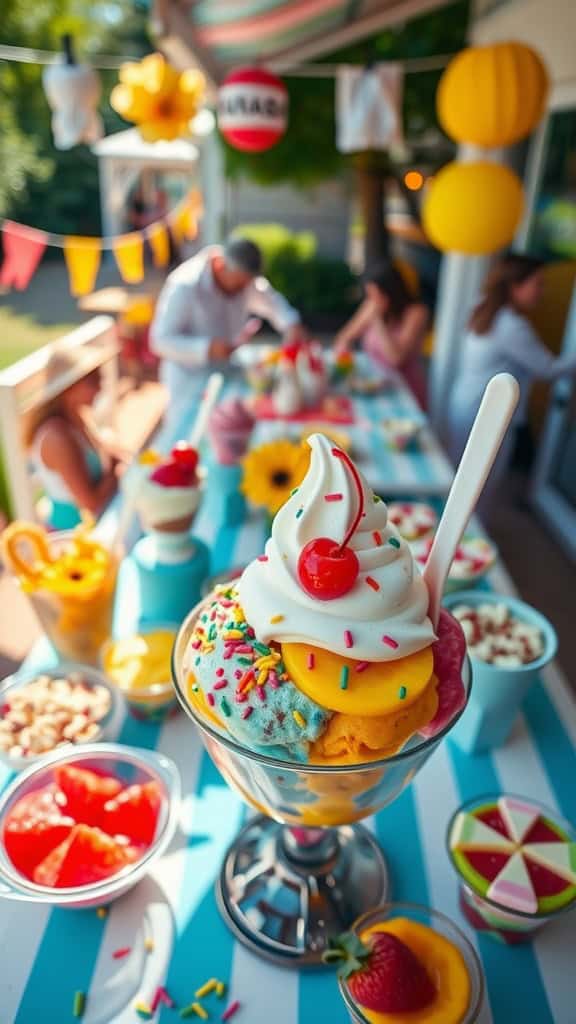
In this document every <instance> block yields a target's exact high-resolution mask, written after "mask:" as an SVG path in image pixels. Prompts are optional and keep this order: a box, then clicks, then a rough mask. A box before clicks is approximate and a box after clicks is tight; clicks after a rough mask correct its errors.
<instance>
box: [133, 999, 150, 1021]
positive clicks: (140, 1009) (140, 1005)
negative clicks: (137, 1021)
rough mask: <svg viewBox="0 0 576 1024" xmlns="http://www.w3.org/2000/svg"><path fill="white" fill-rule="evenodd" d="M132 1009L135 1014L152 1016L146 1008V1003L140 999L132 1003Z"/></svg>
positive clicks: (147, 1007) (148, 1008)
mask: <svg viewBox="0 0 576 1024" xmlns="http://www.w3.org/2000/svg"><path fill="white" fill-rule="evenodd" d="M134 1009H135V1010H136V1013H143V1014H145V1015H146V1016H147V1017H151V1016H152V1010H151V1009H150V1007H149V1006H148V1003H144V1002H143V1001H142V1000H141V999H139V1000H138V1002H137V1003H134Z"/></svg>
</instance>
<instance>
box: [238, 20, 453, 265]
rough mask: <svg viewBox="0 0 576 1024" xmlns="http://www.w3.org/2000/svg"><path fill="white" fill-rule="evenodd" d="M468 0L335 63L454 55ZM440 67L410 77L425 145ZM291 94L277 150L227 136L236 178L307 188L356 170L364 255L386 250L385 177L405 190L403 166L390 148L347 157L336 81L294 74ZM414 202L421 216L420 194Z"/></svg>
mask: <svg viewBox="0 0 576 1024" xmlns="http://www.w3.org/2000/svg"><path fill="white" fill-rule="evenodd" d="M468 9H469V0H457V2H456V3H454V4H451V5H450V6H449V7H443V8H441V9H440V10H438V11H434V12H432V13H431V14H426V15H423V16H422V17H421V18H416V19H414V20H411V21H408V22H406V23H405V24H404V25H402V26H399V27H398V28H394V29H389V30H387V31H384V32H381V33H380V34H379V35H377V36H375V37H373V38H372V39H369V40H366V41H364V42H362V43H358V44H357V45H355V46H351V47H348V48H347V49H345V50H340V51H339V52H338V53H333V54H330V56H327V57H326V58H325V59H326V60H327V61H329V62H330V63H350V64H366V63H367V62H369V61H379V60H389V61H392V60H410V59H416V58H422V57H429V56H435V55H438V54H449V53H454V52H456V51H457V50H459V49H461V47H462V46H463V45H464V44H465V38H466V28H467V24H468ZM440 75H441V71H440V70H437V71H425V72H419V73H417V74H409V75H407V76H406V79H405V88H404V111H403V113H404V127H405V133H406V137H407V139H408V142H409V143H410V145H411V146H412V147H414V148H415V149H418V147H419V146H420V145H421V144H422V140H424V138H425V136H426V134H427V133H428V132H429V131H430V130H431V129H436V130H438V131H439V128H438V124H437V121H436V113H435V93H436V86H437V84H438V80H439V78H440ZM286 85H287V87H288V92H289V98H290V115H289V125H288V130H287V132H286V135H285V136H284V138H283V139H282V140H281V141H280V142H279V143H278V144H277V145H276V146H275V147H274V148H273V149H271V150H268V151H267V152H265V153H262V154H259V155H258V156H252V155H250V154H246V153H241V152H239V151H238V150H235V149H232V148H231V147H230V146H229V145H228V144H227V143H226V142H224V140H223V145H224V147H225V152H226V169H227V173H228V174H229V175H230V177H232V178H235V177H238V176H242V175H244V176H246V177H249V178H251V179H252V180H254V181H256V182H258V183H260V184H262V185H272V184H279V183H285V182H286V183H291V184H294V185H297V186H307V185H312V184H317V183H319V182H322V181H326V180H327V179H328V178H331V177H333V176H334V175H336V174H343V173H346V171H347V169H349V168H352V169H353V171H354V173H355V176H356V181H357V188H358V195H359V200H360V207H361V211H362V220H363V225H364V238H365V258H366V262H371V261H372V260H374V259H376V258H380V257H382V256H383V255H385V254H386V252H387V250H388V235H387V232H386V226H385V222H384V218H383V215H382V213H383V209H384V199H385V189H386V182H387V180H389V179H395V180H396V181H397V182H398V184H399V185H400V187H403V181H402V174H401V173H400V171H401V168H400V167H398V165H397V164H395V162H394V160H393V158H392V156H391V155H390V154H389V153H382V152H366V153H358V154H353V155H351V156H350V157H344V156H342V155H341V154H339V153H338V151H337V149H336V143H335V138H336V124H335V115H334V81H333V80H331V79H318V78H315V79H305V78H287V79H286ZM407 199H408V202H410V203H411V204H412V210H413V212H414V213H415V214H417V210H416V207H415V204H414V202H413V197H412V196H411V194H410V193H407Z"/></svg>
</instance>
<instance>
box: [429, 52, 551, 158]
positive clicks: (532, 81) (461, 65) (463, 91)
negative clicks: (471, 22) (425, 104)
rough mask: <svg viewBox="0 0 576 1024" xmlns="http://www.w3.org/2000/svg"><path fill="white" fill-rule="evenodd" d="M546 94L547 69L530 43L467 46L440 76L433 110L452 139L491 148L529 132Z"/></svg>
mask: <svg viewBox="0 0 576 1024" xmlns="http://www.w3.org/2000/svg"><path fill="white" fill-rule="evenodd" d="M547 93H548V74H547V72H546V68H545V66H544V64H543V63H542V60H541V59H540V57H539V56H538V54H537V53H536V51H535V50H532V49H531V47H529V46H525V45H524V44H523V43H496V44H495V45H494V46H471V47H469V49H466V50H462V51H461V53H459V54H457V56H456V57H454V59H453V60H451V61H450V63H449V65H448V67H447V68H446V70H445V72H444V74H443V75H442V78H441V79H440V84H439V86H438V92H437V94H436V110H437V113H438V119H439V121H440V124H441V125H442V127H443V129H444V131H445V132H446V134H447V135H449V136H450V137H451V138H453V139H455V140H456V141H457V142H469V143H472V144H474V145H476V146H482V147H484V148H488V149H491V148H493V147H496V146H510V145H512V143H514V142H518V141H519V140H520V139H523V138H525V136H526V135H529V134H530V132H531V131H532V129H533V128H535V127H536V125H537V124H538V122H539V121H540V119H541V117H542V115H543V113H544V108H545V104H546V96H547Z"/></svg>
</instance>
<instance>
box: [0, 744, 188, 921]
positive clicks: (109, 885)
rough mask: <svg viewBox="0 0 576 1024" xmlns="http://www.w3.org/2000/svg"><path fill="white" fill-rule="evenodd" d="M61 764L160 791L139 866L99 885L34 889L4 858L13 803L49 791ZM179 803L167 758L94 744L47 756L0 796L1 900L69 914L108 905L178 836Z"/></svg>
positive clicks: (176, 776) (174, 770)
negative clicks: (6, 825) (5, 827)
mask: <svg viewBox="0 0 576 1024" xmlns="http://www.w3.org/2000/svg"><path fill="white" fill-rule="evenodd" d="M63 764H70V765H74V767H76V768H87V769H90V770H92V771H95V772H99V773H101V774H105V775H115V776H116V777H117V778H119V779H121V780H122V781H123V782H125V784H126V785H132V784H134V783H146V782H156V783H158V784H159V785H160V788H161V790H162V804H161V807H160V813H159V816H158V824H157V827H156V836H155V838H154V841H153V842H152V844H151V845H150V846H149V848H148V850H147V851H146V853H144V855H143V856H142V857H141V858H140V859H139V860H137V861H136V862H135V863H134V864H129V865H127V866H126V867H125V868H124V869H123V870H122V871H119V872H118V874H116V875H112V876H111V877H110V878H106V879H104V880H103V881H101V882H92V883H90V884H89V885H78V886H73V887H70V888H62V889H57V888H53V887H51V886H46V885H37V884H36V883H35V882H32V881H31V880H30V879H29V878H26V876H25V875H22V874H21V873H20V872H19V871H18V869H17V868H16V867H15V866H14V864H13V863H12V861H11V859H10V858H9V857H8V854H7V853H6V849H5V846H4V840H3V831H4V830H3V824H4V820H5V818H6V816H7V815H8V814H9V813H10V810H11V808H12V807H13V806H14V805H15V804H16V803H17V801H18V800H20V799H21V798H22V797H23V796H25V795H26V794H28V793H31V792H32V791H34V790H36V789H39V788H41V787H42V786H45V785H48V784H49V783H50V782H51V781H52V779H53V773H54V768H55V767H56V766H57V765H63ZM179 803H180V776H179V773H178V769H177V768H176V765H175V764H174V763H173V762H172V761H170V760H169V758H167V757H165V756H164V755H163V754H158V753H156V752H155V751H151V750H142V749H140V748H138V747H125V746H122V745H121V744H119V743H94V744H87V745H86V746H85V747H78V748H77V749H76V750H75V751H74V752H73V753H71V750H70V748H68V747H66V748H60V749H58V750H56V751H54V753H53V754H48V755H47V756H45V757H44V758H43V759H42V763H41V764H39V765H33V766H31V767H30V768H28V769H27V770H26V771H24V772H22V774H21V775H19V776H17V778H16V779H15V780H14V781H13V782H12V783H11V785H10V786H8V787H7V788H6V789H5V790H4V792H3V793H2V795H1V796H0V898H4V899H9V900H19V901H21V902H25V903H38V904H49V905H51V906H54V907H67V908H69V909H72V910H82V909H86V908H88V907H99V906H103V905H105V904H107V903H111V902H112V901H113V900H116V899H118V897H119V896H123V895H124V893H126V892H128V890H129V889H132V888H133V887H134V886H135V885H136V883H137V882H139V881H140V880H141V879H142V878H144V876H145V875H146V874H148V872H149V870H150V867H151V866H152V864H153V862H154V861H155V860H157V859H158V857H159V856H160V854H161V853H163V852H164V850H165V849H166V847H167V846H168V843H169V842H170V840H171V839H172V836H173V835H174V832H175V831H176V826H177V824H178V810H179Z"/></svg>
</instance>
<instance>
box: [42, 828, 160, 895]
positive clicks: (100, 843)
mask: <svg viewBox="0 0 576 1024" xmlns="http://www.w3.org/2000/svg"><path fill="white" fill-rule="evenodd" d="M139 856H140V851H139V850H137V849H135V848H134V847H133V846H129V845H127V844H125V843H124V844H123V843H120V842H119V841H118V840H117V839H113V838H112V836H108V835H106V833H105V832H102V831H101V829H99V828H91V827H90V826H89V825H75V826H74V828H73V829H72V831H71V833H70V835H69V836H68V838H67V839H65V840H64V842H63V843H60V845H59V846H56V847H55V849H53V850H52V852H51V853H49V854H48V856H47V857H45V858H44V860H43V861H42V862H41V863H40V864H38V866H37V867H36V869H35V871H34V881H35V882H36V883H37V884H38V885H48V886H51V887H53V888H56V889H62V888H66V887H69V886H77V885H89V884H90V883H92V882H101V881H103V879H105V878H109V877H110V876H111V875H116V874H118V872H119V871H121V870H122V868H124V867H126V865H127V864H131V863H132V862H133V861H135V860H137V858H138V857H139Z"/></svg>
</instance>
